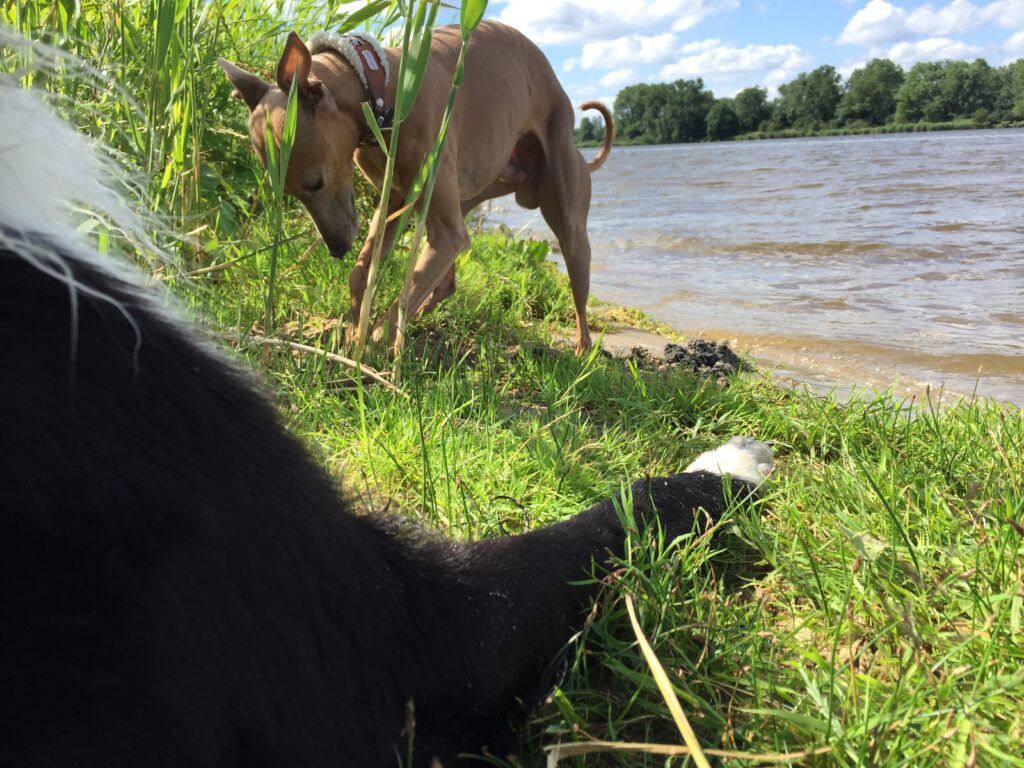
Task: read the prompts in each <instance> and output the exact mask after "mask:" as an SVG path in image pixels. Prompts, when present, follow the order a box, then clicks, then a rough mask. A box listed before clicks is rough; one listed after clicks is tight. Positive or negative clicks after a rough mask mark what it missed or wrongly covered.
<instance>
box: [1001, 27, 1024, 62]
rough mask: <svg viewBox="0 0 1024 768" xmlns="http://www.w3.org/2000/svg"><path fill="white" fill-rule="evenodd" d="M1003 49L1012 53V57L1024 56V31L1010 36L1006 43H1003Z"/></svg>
mask: <svg viewBox="0 0 1024 768" xmlns="http://www.w3.org/2000/svg"><path fill="white" fill-rule="evenodd" d="M1003 49H1004V50H1005V51H1006V52H1007V53H1009V54H1010V56H1011V57H1012V58H1015V59H1016V58H1020V57H1021V56H1024V31H1021V32H1017V33H1015V34H1014V35H1012V36H1011V37H1010V39H1009V40H1007V41H1006V42H1005V43H1003Z"/></svg>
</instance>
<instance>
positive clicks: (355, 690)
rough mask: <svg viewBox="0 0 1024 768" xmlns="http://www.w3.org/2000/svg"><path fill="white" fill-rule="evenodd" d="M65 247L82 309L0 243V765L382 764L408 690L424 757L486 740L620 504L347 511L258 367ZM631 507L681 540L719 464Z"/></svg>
mask: <svg viewBox="0 0 1024 768" xmlns="http://www.w3.org/2000/svg"><path fill="white" fill-rule="evenodd" d="M8 234H10V233H8ZM34 242H35V243H36V244H37V245H38V244H39V243H41V242H43V241H41V240H40V239H39V238H38V237H35V239H34ZM59 256H60V258H61V259H62V260H63V261H64V263H65V264H66V265H67V266H68V267H69V268H70V270H71V271H72V273H73V276H74V279H75V281H76V282H77V283H78V284H79V290H78V291H77V297H78V305H77V314H76V315H74V316H73V315H72V312H73V311H75V309H74V305H73V304H72V302H71V301H70V299H69V288H68V284H67V282H68V281H67V279H66V278H61V279H58V278H57V277H54V276H51V275H49V274H46V273H44V271H41V270H40V269H38V268H37V267H36V266H33V265H30V264H29V263H27V262H26V261H25V260H24V259H22V258H19V257H18V256H17V255H15V254H14V253H11V252H10V251H6V250H0V355H2V360H3V362H2V365H3V369H4V373H3V375H2V376H0V457H2V458H0V494H2V498H3V502H2V512H0V573H2V576H0V585H2V597H0V638H2V640H0V715H2V726H0V727H2V731H3V735H2V736H0V764H2V765H11V766H15V765H16V766H29V765H46V766H54V765H74V766H86V765H97V766H120V765H125V766H143V765H165V764H166V765H181V766H185V765H188V766H207V765H229V764H231V765H246V766H252V765H325V766H326V765H329V766H359V767H360V768H365V767H369V766H392V765H396V764H397V763H398V757H397V755H399V754H401V755H404V754H405V750H406V740H405V737H404V736H403V735H402V730H403V726H404V724H405V721H406V705H407V702H409V701H412V702H413V703H414V707H415V722H416V728H415V739H414V755H415V758H414V763H415V764H416V765H426V764H428V763H429V762H430V759H431V758H433V757H437V758H439V759H440V760H441V761H442V763H443V764H444V765H445V766H446V768H448V767H450V766H454V765H458V764H459V759H458V757H457V755H458V754H459V753H460V752H477V751H479V750H481V749H483V748H484V747H485V746H487V745H490V746H492V747H493V746H494V745H495V744H497V743H498V740H499V739H500V738H501V737H502V734H503V733H504V732H505V731H506V729H507V728H508V723H509V715H510V713H511V712H513V711H514V710H515V709H516V702H517V700H522V699H526V698H527V697H529V695H530V694H531V692H533V691H535V690H536V689H537V687H538V685H539V684H542V683H543V682H544V670H545V669H547V668H549V665H550V663H551V662H552V660H553V659H554V658H555V657H556V656H557V655H558V653H559V651H560V649H561V648H562V647H563V645H564V644H565V643H566V641H567V640H568V638H569V637H570V636H571V635H572V633H573V631H574V629H575V628H578V627H579V626H580V625H581V624H582V621H583V618H584V614H585V610H586V608H587V605H588V601H590V600H591V599H592V598H593V596H594V594H595V590H596V587H595V586H580V585H575V586H574V585H572V584H571V582H573V581H580V580H583V579H584V578H585V576H586V574H587V573H588V571H589V569H590V568H591V564H592V562H593V561H595V560H596V562H597V565H598V567H599V568H600V566H601V564H602V563H604V562H606V561H607V559H608V557H609V556H610V555H618V554H621V553H622V547H623V538H624V537H623V531H622V529H621V526H620V523H619V519H618V517H617V515H616V513H615V511H614V508H613V505H612V503H611V502H608V501H605V502H602V503H600V504H598V505H596V506H595V507H593V508H591V509H590V510H588V511H586V512H583V513H581V514H579V515H577V516H576V517H574V518H572V519H570V520H568V521H566V522H563V523H561V524H558V525H555V526H551V527H549V528H546V529H543V530H537V531H534V532H531V533H527V534H525V535H521V536H513V537H507V538H499V539H493V540H487V541H481V542H478V543H475V544H469V545H460V544H455V543H452V542H448V541H445V540H441V539H437V538H432V537H427V536H423V535H416V536H412V537H410V536H409V535H408V531H405V532H403V531H402V529H401V527H400V526H396V525H394V524H389V523H387V522H386V521H382V520H379V519H375V518H370V517H365V516H357V515H354V514H351V513H349V512H347V511H346V509H345V506H344V504H343V503H342V501H341V500H340V499H341V497H340V494H339V491H338V489H337V488H336V487H335V486H334V485H333V484H332V482H331V481H330V480H329V479H328V477H327V476H326V475H325V473H324V472H323V471H322V470H321V469H320V468H319V467H318V466H317V465H316V464H315V463H314V462H313V461H311V460H310V458H309V456H308V455H307V452H306V450H305V449H304V447H303V446H302V445H301V443H300V442H299V441H298V440H297V439H296V438H294V437H292V436H291V435H290V434H288V433H287V432H286V431H285V430H284V429H283V428H282V426H281V424H280V422H279V420H278V417H277V415H276V413H275V411H274V408H273V407H272V406H271V405H270V404H269V403H268V401H267V400H266V398H265V397H264V396H263V395H261V394H260V393H259V392H258V391H257V389H256V388H255V387H254V386H253V385H252V383H251V382H250V381H249V379H248V377H247V375H245V374H244V373H242V372H240V371H238V370H236V369H234V368H233V367H232V366H230V365H228V364H225V362H224V361H223V360H222V359H221V357H220V355H219V354H218V353H216V352H214V351H212V350H210V349H207V348H205V346H204V345H203V344H201V343H199V342H197V341H196V340H195V339H194V338H193V337H192V336H191V335H190V334H189V333H188V332H187V329H185V328H183V326H182V325H180V324H179V323H178V322H176V321H175V320H174V319H173V318H170V317H168V316H167V315H166V314H165V313H164V312H163V311H162V310H160V309H158V308H157V307H156V305H155V304H154V303H153V302H152V301H151V300H149V299H147V298H145V297H143V296H140V293H139V290H138V289H137V288H136V287H134V286H133V285H130V284H129V283H127V282H125V281H123V280H121V279H120V278H117V277H114V276H112V274H111V273H108V272H107V271H106V270H104V269H101V268H99V267H97V266H96V265H95V264H94V263H92V262H91V261H89V260H87V259H79V258H76V257H75V254H74V253H71V252H69V249H63V252H61V253H59ZM83 289H84V290H83ZM102 297H106V298H102ZM73 327H74V328H75V329H76V332H75V333H72V328H73ZM737 490H743V488H742V487H741V486H740V485H739V484H737ZM633 497H634V499H635V513H636V516H637V520H638V521H640V524H641V525H643V523H644V521H648V520H650V519H651V517H652V511H653V510H654V509H655V508H656V510H657V514H658V516H659V518H660V520H661V523H662V525H663V526H664V527H665V529H666V533H667V535H668V536H669V537H673V536H675V535H677V534H680V533H684V532H688V531H690V530H691V527H692V526H693V524H694V511H695V510H696V509H697V508H698V507H703V508H704V509H705V510H707V511H708V512H709V513H710V514H711V515H712V516H716V515H718V514H719V513H720V512H721V511H722V508H723V493H722V479H721V478H720V477H718V476H717V475H712V474H706V473H695V474H687V475H677V476H674V477H670V478H663V479H656V480H651V481H644V482H640V483H637V484H636V485H635V486H634V487H633Z"/></svg>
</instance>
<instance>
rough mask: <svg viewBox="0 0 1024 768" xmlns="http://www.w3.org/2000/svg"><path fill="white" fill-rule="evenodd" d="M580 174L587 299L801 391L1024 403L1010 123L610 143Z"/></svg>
mask: <svg viewBox="0 0 1024 768" xmlns="http://www.w3.org/2000/svg"><path fill="white" fill-rule="evenodd" d="M585 154H586V155H587V156H588V157H590V156H592V155H593V151H590V150H588V151H586V152H585ZM593 185H594V195H593V203H592V206H591V211H590V221H589V232H590V242H591V245H592V249H593V275H592V282H591V285H592V292H593V293H594V294H595V295H596V296H598V297H600V298H602V299H605V300H607V301H611V302H615V303H619V304H626V305H629V306H635V307H639V308H640V309H643V310H644V311H646V312H647V313H648V314H650V315H651V316H653V317H654V318H655V319H657V320H659V321H662V322H664V323H667V324H668V325H670V326H672V327H673V328H675V329H676V330H678V331H680V332H682V333H684V334H686V335H688V336H704V337H709V338H713V339H729V340H731V341H733V342H734V343H735V344H736V345H737V346H738V347H739V348H740V349H743V350H747V351H749V352H750V353H751V354H753V355H754V356H755V357H756V358H757V359H758V360H759V361H761V362H763V363H765V364H766V365H771V366H774V367H776V369H777V373H776V376H782V377H790V378H795V379H796V380H798V381H802V382H805V383H808V384H810V385H811V386H812V387H813V388H815V389H818V390H820V389H823V388H824V389H830V388H832V387H835V388H836V389H837V390H838V391H839V392H840V393H841V394H846V393H849V391H850V390H851V389H857V388H865V387H866V388H869V389H887V388H891V389H892V390H893V391H894V392H896V393H898V394H900V395H911V394H913V395H921V394H922V393H923V392H925V390H926V389H928V388H931V389H932V390H933V392H934V391H937V390H939V389H940V388H943V389H944V391H945V392H947V393H960V394H970V393H972V392H974V391H975V390H976V391H977V392H978V394H980V395H983V396H988V397H994V398H997V399H1000V400H1005V401H1009V402H1013V403H1016V404H1017V405H1024V130H1005V131H1003V130H992V131H965V132H949V133H926V134H902V135H895V136H849V137H837V138H817V139H792V140H778V141H762V142H732V143H714V144H687V145H676V146H658V147H617V148H615V149H614V150H613V151H612V154H611V156H610V157H609V159H608V162H607V163H605V165H604V167H603V168H602V169H601V170H600V171H598V172H597V173H595V174H594V176H593ZM487 221H488V222H493V223H501V224H505V225H507V226H510V227H512V228H513V229H514V230H517V231H519V230H522V231H524V232H525V233H529V234H536V235H539V236H543V237H551V239H552V241H554V238H553V237H552V236H551V235H550V231H549V230H548V229H547V227H546V225H545V224H544V220H543V218H542V217H541V215H540V213H539V211H525V210H523V209H520V208H518V207H516V206H515V203H514V201H513V200H512V199H511V198H505V199H502V200H498V201H495V202H494V203H493V204H492V208H491V210H490V212H489V213H488V214H487ZM556 258H557V257H556ZM558 261H559V264H561V260H560V259H559V260H558Z"/></svg>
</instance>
